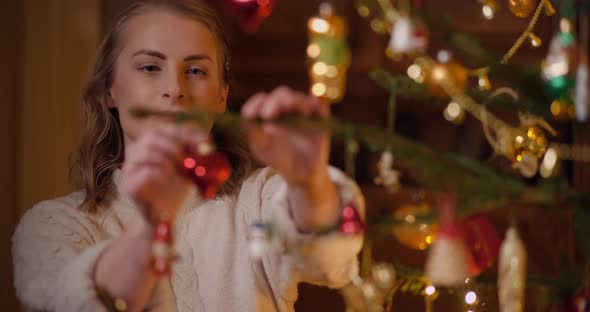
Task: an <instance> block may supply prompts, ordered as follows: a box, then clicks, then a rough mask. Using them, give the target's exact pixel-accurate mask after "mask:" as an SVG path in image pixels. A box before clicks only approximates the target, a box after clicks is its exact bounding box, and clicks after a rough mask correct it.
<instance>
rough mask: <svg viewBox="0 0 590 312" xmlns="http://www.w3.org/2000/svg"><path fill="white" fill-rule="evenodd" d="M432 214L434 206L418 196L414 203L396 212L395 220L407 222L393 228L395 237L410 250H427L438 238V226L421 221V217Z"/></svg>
mask: <svg viewBox="0 0 590 312" xmlns="http://www.w3.org/2000/svg"><path fill="white" fill-rule="evenodd" d="M431 213H432V206H431V205H430V204H429V203H428V202H426V201H424V200H423V199H421V196H416V197H415V198H414V199H413V202H411V203H408V204H405V205H403V206H401V207H400V208H398V209H397V210H396V211H395V213H394V217H395V219H396V220H403V221H405V222H404V223H401V224H397V225H395V226H394V227H393V235H394V236H395V237H396V238H397V240H398V241H399V242H400V243H401V244H402V245H404V246H406V247H408V248H412V249H416V250H426V248H428V247H429V246H430V245H431V244H432V243H433V242H434V240H435V238H436V233H437V231H438V225H437V224H431V223H428V222H424V221H420V216H422V215H426V214H431Z"/></svg>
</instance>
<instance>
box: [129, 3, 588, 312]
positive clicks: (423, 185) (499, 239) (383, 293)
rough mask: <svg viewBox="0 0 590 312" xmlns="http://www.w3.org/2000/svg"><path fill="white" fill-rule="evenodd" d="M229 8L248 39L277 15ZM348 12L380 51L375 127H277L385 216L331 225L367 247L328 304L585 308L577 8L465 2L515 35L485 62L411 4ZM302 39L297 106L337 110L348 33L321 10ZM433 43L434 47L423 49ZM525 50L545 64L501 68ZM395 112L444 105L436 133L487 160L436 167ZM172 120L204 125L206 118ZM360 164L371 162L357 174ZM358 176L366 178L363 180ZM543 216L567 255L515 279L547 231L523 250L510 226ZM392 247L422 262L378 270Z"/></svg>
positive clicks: (443, 22) (584, 153) (463, 37)
mask: <svg viewBox="0 0 590 312" xmlns="http://www.w3.org/2000/svg"><path fill="white" fill-rule="evenodd" d="M228 3H229V6H230V12H231V13H232V14H234V15H235V16H236V17H237V20H238V22H239V23H240V25H242V27H243V29H244V30H245V31H247V32H255V31H256V28H257V27H258V26H259V25H260V24H261V22H262V21H263V20H264V19H265V18H266V17H268V16H269V15H271V14H272V11H273V7H274V5H275V4H276V3H275V1H228ZM354 5H355V8H354V9H355V10H356V11H357V13H358V16H360V17H362V18H363V19H365V21H366V23H367V24H368V25H370V27H371V28H372V29H373V30H374V31H375V32H376V33H378V34H380V35H382V36H383V38H384V40H386V41H387V49H384V50H383V51H381V52H382V53H384V54H385V55H386V56H387V57H388V58H389V60H390V62H389V63H388V66H387V67H383V68H375V69H374V70H372V71H371V73H370V77H371V79H372V80H373V81H374V83H375V84H376V85H378V86H379V87H381V88H383V89H384V90H386V91H387V92H388V93H389V99H388V101H385V102H383V103H374V105H375V106H378V105H380V106H381V107H383V108H384V111H385V112H386V114H385V115H386V116H385V118H384V121H385V122H384V124H361V123H355V122H349V121H346V120H344V119H343V118H332V119H331V120H329V121H318V120H306V119H301V118H284V119H282V120H280V122H282V123H284V124H287V125H290V126H293V127H298V126H302V125H304V126H316V127H323V128H326V129H328V130H329V131H331V132H332V134H333V137H334V138H336V139H337V142H339V143H340V145H341V146H340V147H343V151H344V157H342V159H341V162H342V167H344V168H345V169H346V171H347V173H348V174H349V175H350V176H352V177H355V176H356V177H358V176H361V175H362V176H365V177H366V176H370V178H371V180H372V181H373V182H374V186H375V187H373V188H371V189H372V190H374V189H375V188H377V189H378V190H379V191H380V192H382V193H386V194H387V196H390V197H391V200H392V201H393V202H395V205H393V206H394V207H387V208H385V209H379V208H378V207H373V209H371V207H369V209H368V215H367V217H366V218H365V220H361V218H360V217H359V216H358V215H355V214H354V209H350V210H347V209H346V208H345V210H344V211H343V214H342V215H343V216H342V222H341V226H340V228H339V230H340V231H342V232H343V233H345V234H346V233H358V232H360V231H363V232H364V233H365V237H366V239H365V247H364V249H363V253H362V259H361V260H362V267H361V272H360V274H359V276H353V277H352V282H351V284H350V285H348V286H347V287H345V288H343V289H342V290H341V291H340V292H341V294H342V296H343V298H344V301H345V303H346V306H347V309H348V310H350V311H390V310H391V309H392V307H396V308H398V306H396V304H395V300H396V298H398V295H399V294H411V295H412V296H416V297H419V298H423V300H424V302H425V304H424V306H425V309H426V310H427V311H432V310H433V307H434V305H435V304H434V303H435V301H436V300H438V298H439V297H440V298H442V297H445V298H447V300H448V298H457V299H458V301H457V302H458V304H457V305H458V306H460V307H461V308H462V309H463V310H464V311H496V310H499V311H523V310H525V309H526V310H534V311H546V310H566V311H586V310H588V309H590V304H589V303H588V300H589V299H588V298H590V288H589V286H590V285H589V284H588V283H589V282H590V279H589V278H588V273H589V269H590V266H588V264H590V210H589V209H590V206H589V205H590V194H589V193H588V190H584V189H579V188H576V187H575V185H574V183H573V181H574V178H573V177H575V176H576V172H575V170H576V168H578V167H577V164H578V163H584V162H588V161H590V150H589V147H588V146H585V145H583V144H581V143H580V142H579V141H578V140H577V138H579V137H588V135H589V133H588V125H587V122H588V109H589V107H588V106H589V105H590V103H589V100H588V87H589V85H588V48H589V41H588V30H589V26H588V15H589V13H590V4H589V1H585V0H578V1H575V0H563V1H555V0H553V1H549V0H539V1H537V0H509V1H506V2H502V3H500V1H496V0H479V7H480V8H481V11H479V12H473V14H474V15H477V17H478V18H480V19H486V20H489V21H490V27H495V24H494V23H493V21H494V17H495V15H496V13H497V12H499V11H500V10H508V11H509V12H510V14H511V17H512V18H514V19H524V20H526V21H527V24H526V26H525V27H523V29H522V32H521V33H520V34H519V35H518V36H517V37H516V38H512V37H508V36H505V37H502V38H501V40H503V41H506V44H511V46H510V48H509V49H507V50H506V51H494V49H489V48H487V47H485V46H484V45H483V44H482V43H481V42H480V40H478V38H477V37H474V36H473V35H471V34H470V33H469V31H468V29H458V28H456V27H455V26H454V23H453V21H452V19H450V18H446V17H445V16H444V15H443V14H440V15H432V14H428V12H427V11H426V10H423V7H424V6H425V3H422V1H418V0H415V1H409V0H406V1H403V0H400V1H394V2H391V1H390V0H358V1H356V2H355V3H354ZM430 13H431V12H430ZM541 24H545V25H550V26H551V27H553V26H554V25H555V27H554V28H555V29H554V31H553V34H552V35H551V38H550V40H545V41H547V42H543V40H542V39H541V36H539V35H538V34H537V33H536V29H537V28H538V27H539V25H541ZM496 26H497V25H496ZM307 27H308V33H309V43H308V45H307V49H306V51H301V53H302V55H304V54H305V55H306V58H307V65H308V76H309V91H310V93H312V94H314V95H315V96H317V97H319V98H322V99H323V100H324V101H325V102H327V103H337V102H339V101H341V100H342V99H343V98H344V97H345V96H346V87H347V77H350V75H351V73H349V72H348V69H349V67H350V65H351V62H352V59H353V58H352V57H351V53H350V49H349V47H348V43H347V31H348V30H347V21H346V19H344V18H342V17H341V16H340V15H339V13H338V12H337V10H336V9H335V6H333V5H332V4H330V3H329V2H326V3H323V4H322V5H321V6H320V7H319V8H318V10H317V13H316V14H315V15H314V16H311V17H310V18H309V21H308V25H307ZM433 41H436V42H438V46H444V47H445V48H440V49H439V48H437V49H433V48H432V46H431V44H430V43H431V42H433ZM527 45H530V47H527V48H539V47H543V46H546V47H547V53H546V56H545V57H544V58H540V59H534V60H529V61H528V62H516V61H514V58H515V56H516V55H518V53H519V51H521V50H522V49H523V47H525V46H527ZM408 102H409V103H421V106H418V107H419V108H420V107H428V106H437V107H440V106H442V107H443V108H442V112H443V113H442V114H441V116H440V118H445V119H446V120H448V121H449V122H451V123H453V124H456V125H458V126H461V125H462V123H464V122H467V121H469V120H470V121H475V122H477V123H478V125H479V127H481V129H482V132H483V134H484V136H485V139H486V142H487V144H488V148H487V150H488V151H489V152H487V153H485V154H481V153H480V154H474V153H469V148H463V149H458V151H452V152H441V151H438V150H437V149H436V148H433V147H432V146H429V145H427V144H423V143H421V142H420V141H419V140H415V139H412V138H410V137H408V136H406V135H403V134H400V133H399V132H398V131H396V129H398V128H399V127H397V126H396V120H397V121H399V119H400V118H399V114H398V104H400V105H401V104H402V103H408ZM372 105H373V104H372ZM419 108H418V109H419ZM146 113H150V112H144V111H140V112H137V114H138V115H139V116H141V115H145V114H146ZM176 117H177V118H179V120H181V121H182V120H199V119H201V118H208V116H207V113H206V112H195V113H191V114H186V113H185V114H180V115H178V116H176ZM239 120H240V117H239V116H238V115H237V114H232V113H227V114H225V115H224V116H221V117H218V118H217V121H216V122H217V125H218V126H219V127H220V128H221V129H225V130H227V131H230V132H231V131H235V125H236V124H239V122H238V121H239ZM466 120H467V121H466ZM465 129H466V128H465ZM571 132H573V133H574V135H573V138H574V139H572V135H571ZM564 133H565V134H567V135H564ZM337 149H338V148H336V150H337ZM359 151H364V152H365V153H366V154H369V155H372V156H373V158H375V157H376V158H378V161H376V164H374V163H375V162H374V161H373V162H372V161H369V160H367V159H358V158H357V154H358V153H359ZM465 151H467V152H465ZM462 152H463V153H462ZM361 162H366V163H370V164H371V165H373V168H372V169H371V170H369V171H368V170H367V166H362V165H359V163H361ZM359 168H360V170H359ZM365 189H367V188H366V187H365ZM365 195H367V194H365ZM551 217H557V218H562V220H564V221H565V224H564V225H563V227H562V228H560V229H559V230H558V231H557V232H554V233H553V234H554V235H559V237H558V238H556V239H554V241H560V242H564V244H565V246H566V247H564V248H559V246H557V247H556V248H555V253H556V254H557V255H556V256H555V255H552V256H553V258H556V257H557V258H558V260H557V261H554V263H553V266H552V267H545V268H539V267H532V268H531V267H530V266H529V268H528V269H527V263H530V262H531V260H534V258H535V257H544V255H543V254H542V252H538V250H536V249H535V248H536V246H537V245H538V244H541V245H542V244H543V242H545V243H546V238H547V233H544V232H550V231H549V230H548V229H543V228H539V229H536V230H535V231H530V230H529V231H527V234H530V233H531V232H532V233H533V235H532V236H531V235H527V237H523V238H521V234H519V233H520V232H521V227H522V224H523V223H527V222H528V223H530V220H536V219H538V218H551ZM523 219H526V220H523ZM498 220H501V221H499V222H498ZM254 232H255V233H254V234H255V235H254V234H253V235H252V237H253V238H254V239H255V241H254V242H253V244H254V247H255V248H253V249H255V250H256V252H262V250H263V249H264V248H263V246H264V244H265V242H266V241H268V240H271V239H272V226H269V225H256V226H255V227H254ZM537 234H538V235H537ZM550 234H551V232H550ZM550 234H549V235H550ZM529 236H530V237H529ZM392 238H394V239H395V240H397V242H398V243H399V244H401V245H403V246H405V247H406V248H410V249H413V250H418V251H421V252H424V253H425V254H426V255H427V256H426V261H425V263H424V264H423V265H422V264H421V263H412V262H408V261H399V259H390V258H387V257H380V255H379V254H380V249H382V248H387V243H388V241H390V240H391V239H392ZM531 241H536V242H540V243H538V244H530V242H531ZM399 308H403V307H399Z"/></svg>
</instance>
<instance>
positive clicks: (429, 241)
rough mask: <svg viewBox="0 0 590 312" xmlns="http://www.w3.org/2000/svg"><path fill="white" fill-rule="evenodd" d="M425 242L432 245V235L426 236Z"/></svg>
mask: <svg viewBox="0 0 590 312" xmlns="http://www.w3.org/2000/svg"><path fill="white" fill-rule="evenodd" d="M424 240H425V241H426V244H428V245H431V244H432V235H428V236H426V238H425V239H424Z"/></svg>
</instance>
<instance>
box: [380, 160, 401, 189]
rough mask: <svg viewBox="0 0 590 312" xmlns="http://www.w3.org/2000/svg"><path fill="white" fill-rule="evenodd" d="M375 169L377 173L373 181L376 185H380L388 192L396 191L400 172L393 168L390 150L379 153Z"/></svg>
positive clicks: (398, 187) (398, 185)
mask: <svg viewBox="0 0 590 312" xmlns="http://www.w3.org/2000/svg"><path fill="white" fill-rule="evenodd" d="M377 169H378V170H379V175H378V176H377V177H375V179H374V182H375V184H377V185H382V186H383V187H385V188H386V189H387V191H389V192H390V193H396V192H397V191H399V189H400V183H399V178H400V175H401V174H400V173H399V172H398V171H397V170H395V169H393V154H391V152H390V151H385V152H383V153H382V154H381V158H380V159H379V162H377Z"/></svg>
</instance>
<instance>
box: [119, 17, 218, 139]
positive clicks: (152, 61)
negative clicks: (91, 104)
mask: <svg viewBox="0 0 590 312" xmlns="http://www.w3.org/2000/svg"><path fill="white" fill-rule="evenodd" d="M118 48H119V50H118V51H119V54H118V57H117V59H116V62H115V69H114V73H113V75H114V77H113V85H112V88H111V89H110V92H109V102H108V103H109V106H111V107H116V108H117V109H118V110H119V117H120V120H121V126H122V128H123V133H124V137H125V141H133V140H135V139H136V138H137V137H138V136H139V135H140V134H141V133H142V132H143V131H144V130H145V129H146V128H147V127H150V123H149V121H147V120H145V121H144V120H137V119H135V118H134V117H133V116H131V115H130V113H129V109H130V108H132V107H142V108H148V109H152V110H157V111H182V110H191V109H192V110H194V109H207V110H210V111H213V112H217V113H222V112H224V111H225V109H226V99H227V93H228V89H227V85H226V84H225V83H224V82H223V78H222V73H221V72H220V69H221V68H222V66H221V65H220V62H222V60H220V50H219V49H220V47H219V45H218V43H217V39H216V37H215V35H214V34H213V33H212V32H211V31H210V30H209V29H208V28H207V27H206V26H205V25H204V24H202V23H200V22H198V21H196V20H193V19H190V18H188V17H183V16H181V15H177V14H174V13H171V12H167V11H162V12H155V11H153V12H149V13H145V14H141V15H138V16H135V17H133V18H131V19H130V20H129V21H128V22H127V24H126V25H125V29H124V30H123V32H122V34H121V37H120V41H119V47H118ZM207 127H208V128H207V130H210V129H211V125H207Z"/></svg>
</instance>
